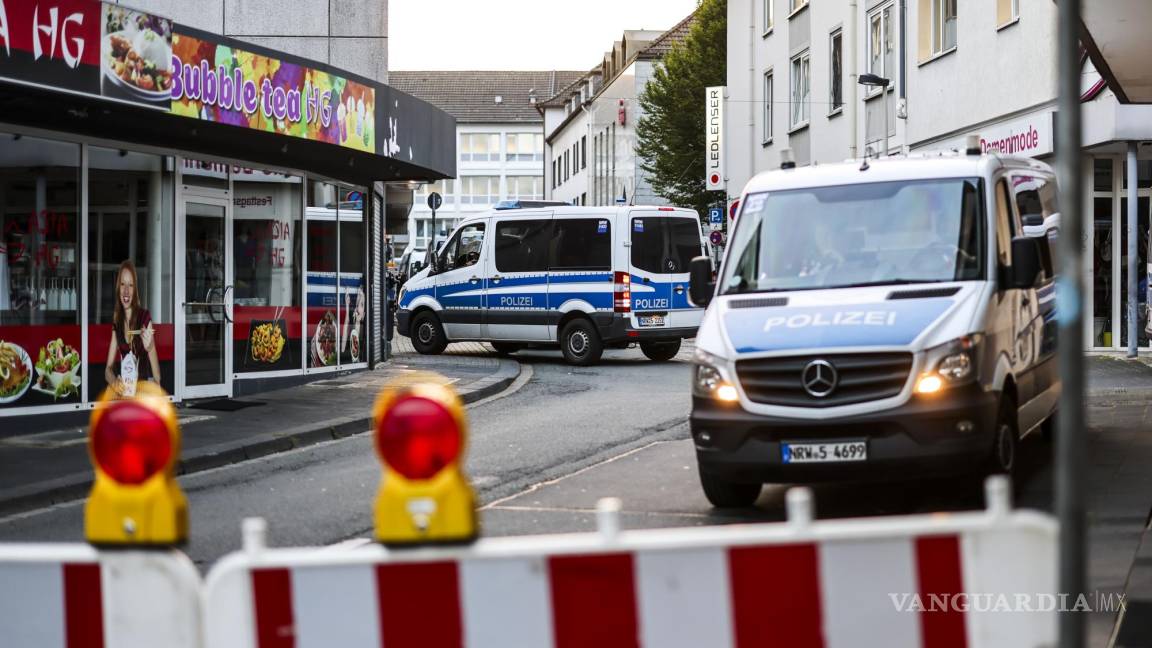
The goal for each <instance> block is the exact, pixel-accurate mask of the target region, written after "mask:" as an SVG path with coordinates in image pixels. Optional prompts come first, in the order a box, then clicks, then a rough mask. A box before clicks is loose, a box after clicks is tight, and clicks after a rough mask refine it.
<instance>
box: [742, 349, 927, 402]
mask: <svg viewBox="0 0 1152 648" xmlns="http://www.w3.org/2000/svg"><path fill="white" fill-rule="evenodd" d="M818 360H823V361H824V362H826V363H828V365H831V367H832V368H833V369H834V370H835V374H836V380H835V385H834V387H833V388H832V390H831V392H830V393H828V394H827V395H826V396H824V397H818V396H814V395H812V394H811V393H809V391H808V390H806V389H805V387H804V382H805V370H806V369H808V367H809V364H810V363H812V362H815V361H818ZM911 371H912V354H911V353H856V354H840V355H825V356H804V357H795V356H793V357H783V358H758V359H755V360H738V361H737V362H736V375H737V377H738V378H739V380H740V385H741V386H742V387H743V388H744V393H745V394H747V395H748V398H750V399H751V400H752V401H753V402H755V403H760V404H762V405H781V406H785V407H821V408H822V407H837V406H841V405H852V404H853V403H866V402H868V401H875V400H882V399H885V398H892V397H893V396H896V395H898V394H899V393H900V391H901V390H902V389H904V385H905V384H906V383H907V382H908V374H909V373H910V372H911ZM827 373H828V372H827V370H826V369H825V371H824V374H825V375H822V376H821V378H823V379H827V375H826V374H827ZM809 377H812V376H809ZM818 386H821V387H826V386H827V385H818ZM815 391H818V392H820V391H824V389H816V390H815Z"/></svg>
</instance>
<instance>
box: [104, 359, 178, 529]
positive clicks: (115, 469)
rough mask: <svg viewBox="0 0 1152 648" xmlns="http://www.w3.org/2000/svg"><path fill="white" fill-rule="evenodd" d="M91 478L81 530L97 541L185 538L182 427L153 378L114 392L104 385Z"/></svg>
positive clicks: (174, 410)
mask: <svg viewBox="0 0 1152 648" xmlns="http://www.w3.org/2000/svg"><path fill="white" fill-rule="evenodd" d="M88 454H89V457H90V458H91V460H92V467H93V468H94V469H95V472H96V477H95V480H94V482H93V484H92V492H91V493H90V494H89V495H88V501H87V502H86V503H85V504H84V535H85V537H86V538H87V540H88V542H90V543H92V544H97V545H121V546H123V545H131V546H136V545H151V546H170V545H174V544H180V543H183V542H184V541H186V540H187V539H188V501H187V499H185V497H184V492H183V491H182V490H180V486H179V484H177V483H176V470H175V466H176V460H177V458H178V457H179V456H180V426H179V424H178V423H177V421H176V408H174V407H173V406H172V403H171V402H169V400H168V394H167V393H165V391H164V390H163V389H161V388H160V387H159V386H158V385H155V384H153V383H149V382H142V383H140V384H139V385H138V386H137V388H136V395H135V396H134V397H132V398H128V399H118V398H117V396H116V394H115V392H113V391H112V390H111V389H107V390H105V391H104V393H103V394H102V395H101V396H100V401H99V403H98V404H97V405H96V409H94V410H93V411H92V417H91V419H90V420H89V426H88Z"/></svg>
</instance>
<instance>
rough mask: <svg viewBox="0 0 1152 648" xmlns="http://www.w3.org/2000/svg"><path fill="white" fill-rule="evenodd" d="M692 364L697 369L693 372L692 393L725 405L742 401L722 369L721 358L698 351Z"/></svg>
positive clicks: (722, 362)
mask: <svg viewBox="0 0 1152 648" xmlns="http://www.w3.org/2000/svg"><path fill="white" fill-rule="evenodd" d="M692 362H693V364H694V365H695V368H694V370H693V372H692V393H693V395H695V396H700V397H702V398H712V399H715V400H718V401H723V402H725V403H734V402H736V401H738V400H740V395H739V394H738V393H737V391H736V387H735V386H734V385H733V384H732V382H730V381H729V380H728V379H727V377H726V376H725V374H724V370H723V369H722V368H721V367H722V366H723V364H724V361H723V360H721V359H720V358H718V357H716V356H714V355H712V354H711V353H708V352H707V351H702V350H700V349H696V355H695V356H693V358H692Z"/></svg>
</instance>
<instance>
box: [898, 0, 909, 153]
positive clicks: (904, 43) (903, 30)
mask: <svg viewBox="0 0 1152 648" xmlns="http://www.w3.org/2000/svg"><path fill="white" fill-rule="evenodd" d="M899 54H900V101H899V102H897V104H898V105H902V106H904V119H903V120H901V121H903V122H904V137H902V138H900V139H901V145H900V150H901V151H902V152H904V153H907V152H908V95H907V94H906V93H905V90H904V86H905V84H906V82H907V80H908V77H907V76H906V75H907V64H908V6H907V4H906V0H900V51H899ZM897 123H899V122H897Z"/></svg>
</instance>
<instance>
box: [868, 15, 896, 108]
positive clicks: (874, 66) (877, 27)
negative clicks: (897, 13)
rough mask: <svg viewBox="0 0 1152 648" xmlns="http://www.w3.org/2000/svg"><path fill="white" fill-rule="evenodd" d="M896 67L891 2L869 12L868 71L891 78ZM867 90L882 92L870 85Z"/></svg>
mask: <svg viewBox="0 0 1152 648" xmlns="http://www.w3.org/2000/svg"><path fill="white" fill-rule="evenodd" d="M894 67H895V66H894V54H893V48H892V4H891V3H889V4H887V5H885V6H883V7H880V8H879V9H876V10H875V11H873V12H872V13H870V14H868V71H869V72H871V73H872V74H875V75H877V76H880V77H883V78H885V79H890V78H892V77H890V76H888V75H889V74H890V73H891V72H892V70H893V68H894ZM889 87H891V86H889ZM865 92H866V93H867V95H868V96H872V95H874V94H876V93H878V92H880V88H877V87H872V86H869V87H868V88H867V90H865Z"/></svg>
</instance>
